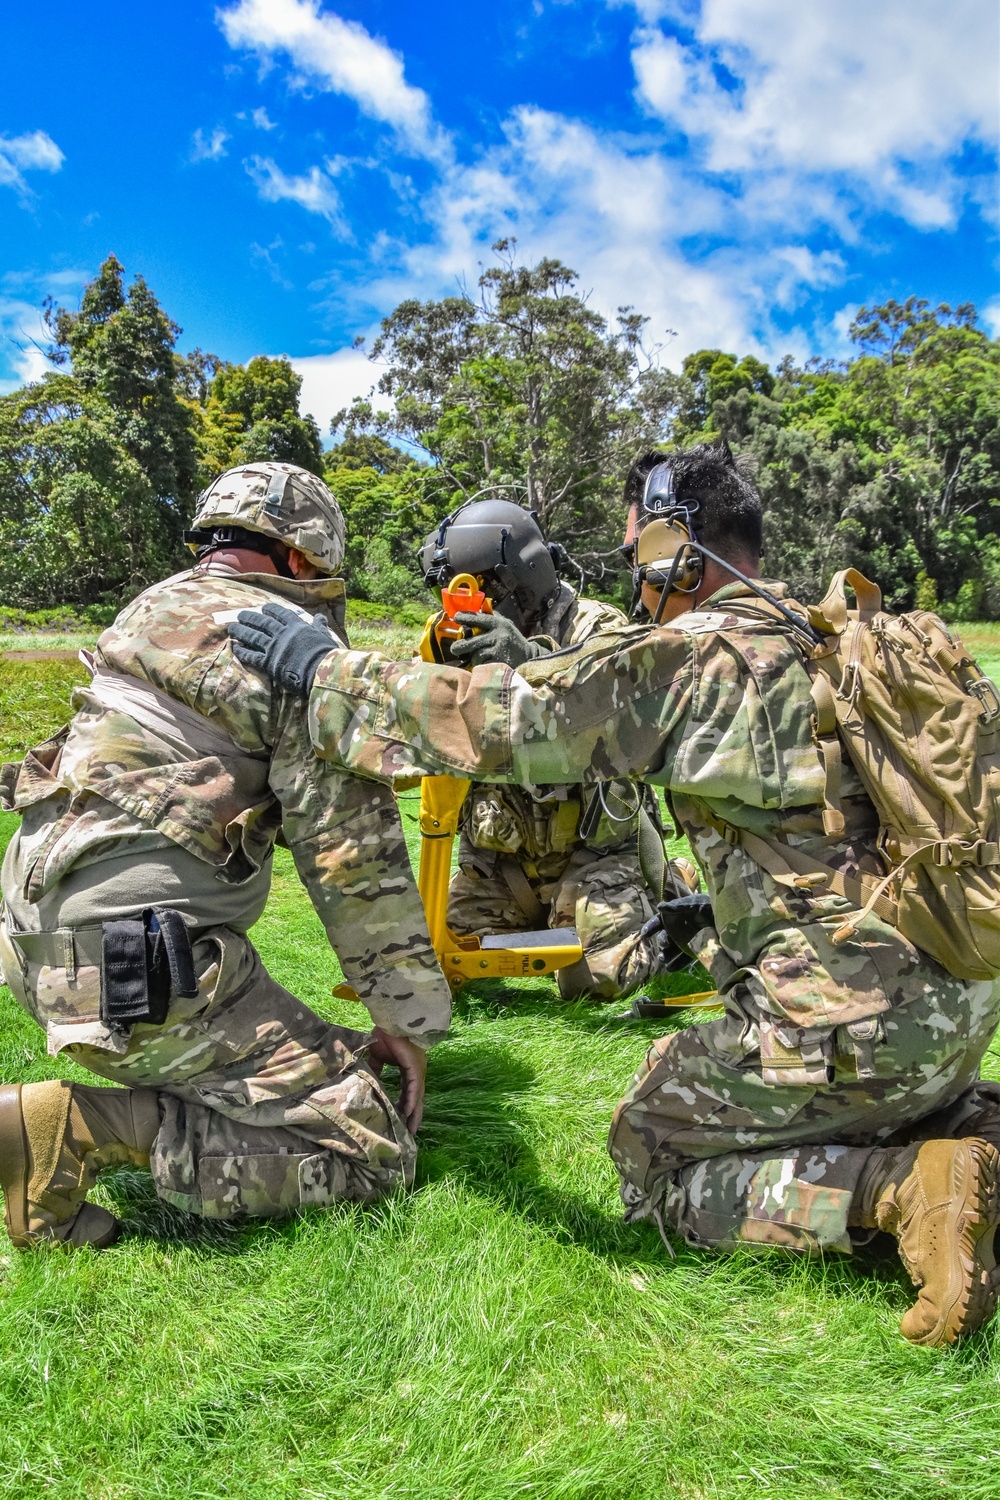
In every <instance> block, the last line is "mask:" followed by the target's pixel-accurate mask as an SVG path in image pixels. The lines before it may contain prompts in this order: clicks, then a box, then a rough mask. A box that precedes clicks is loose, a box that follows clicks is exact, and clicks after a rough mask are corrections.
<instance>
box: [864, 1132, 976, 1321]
mask: <svg viewBox="0 0 1000 1500" xmlns="http://www.w3.org/2000/svg"><path fill="white" fill-rule="evenodd" d="M851 1222H852V1223H857V1224H859V1225H862V1226H864V1227H866V1228H870V1229H882V1230H886V1231H887V1232H888V1233H889V1234H892V1235H895V1237H896V1239H897V1240H898V1241H899V1258H900V1260H901V1261H902V1262H903V1265H904V1266H905V1267H906V1269H907V1271H908V1272H909V1275H910V1279H911V1280H912V1282H913V1284H914V1286H918V1287H920V1296H919V1297H918V1298H917V1300H916V1302H915V1303H914V1304H913V1306H912V1307H911V1308H910V1309H909V1310H908V1311H907V1312H906V1313H904V1314H903V1317H902V1320H901V1321H900V1325H899V1331H900V1332H901V1333H902V1335H903V1337H904V1338H907V1339H909V1340H910V1342H911V1343H914V1344H931V1345H936V1344H953V1343H954V1342H955V1340H956V1339H957V1338H961V1337H962V1336H963V1335H965V1334H969V1333H974V1332H975V1330H976V1329H977V1328H980V1327H981V1326H982V1324H983V1323H985V1322H986V1320H987V1319H988V1318H989V1317H990V1316H991V1315H992V1313H993V1309H994V1308H995V1307H996V1303H997V1292H998V1290H1000V1273H998V1271H997V1264H996V1260H995V1258H994V1253H993V1234H994V1230H995V1229H996V1227H997V1224H998V1223H1000V1152H998V1151H997V1149H996V1147H995V1146H991V1145H990V1144H989V1143H988V1142H987V1141H984V1140H980V1139H978V1138H972V1139H970V1140H961V1141H925V1142H923V1144H918V1145H913V1146H901V1147H898V1148H892V1149H889V1150H876V1151H873V1152H872V1154H871V1157H870V1158H869V1161H868V1165H867V1166H866V1168H865V1174H864V1177H863V1178H862V1181H861V1183H860V1185H859V1187H858V1191H857V1193H856V1194H855V1198H854V1205H853V1206H852V1211H851Z"/></svg>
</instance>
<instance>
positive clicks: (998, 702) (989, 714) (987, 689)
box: [969, 676, 1000, 724]
mask: <svg viewBox="0 0 1000 1500" xmlns="http://www.w3.org/2000/svg"><path fill="white" fill-rule="evenodd" d="M969 692H970V693H974V694H975V696H976V697H977V698H978V699H979V701H980V703H981V704H982V706H983V708H982V713H981V714H980V715H979V722H980V723H981V724H993V723H994V722H995V721H996V720H997V719H1000V694H998V693H997V690H996V688H995V687H994V686H993V683H992V682H991V681H990V679H989V678H988V677H985V676H984V677H977V678H976V680H975V682H970V683H969Z"/></svg>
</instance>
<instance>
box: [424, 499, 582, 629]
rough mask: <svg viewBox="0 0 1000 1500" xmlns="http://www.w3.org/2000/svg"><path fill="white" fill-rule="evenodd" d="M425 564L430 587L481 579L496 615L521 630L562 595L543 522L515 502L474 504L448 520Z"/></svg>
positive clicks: (432, 539)
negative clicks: (466, 576) (463, 576)
mask: <svg viewBox="0 0 1000 1500" xmlns="http://www.w3.org/2000/svg"><path fill="white" fill-rule="evenodd" d="M420 560H421V564H422V567H423V572H424V583H425V584H427V586H428V587H429V588H444V587H445V586H446V585H447V584H448V583H450V581H451V580H452V579H453V578H454V577H455V575H456V574H457V573H473V574H475V576H476V577H477V578H481V579H482V580H483V587H484V589H485V591H486V594H487V596H488V597H489V598H490V599H491V600H492V601H493V609H494V611H495V612H496V613H497V614H498V615H505V616H506V617H507V619H508V620H512V621H513V622H514V624H515V625H517V626H518V627H519V628H521V629H523V628H524V626H525V625H528V624H532V623H533V622H534V621H535V620H537V619H538V617H539V616H540V615H541V614H543V613H544V611H545V610H546V608H547V607H548V606H549V604H551V602H552V601H553V599H554V598H555V596H556V594H557V592H558V590H559V575H558V573H557V572H556V564H555V561H554V559H553V556H552V552H551V550H550V548H549V546H548V545H547V543H546V541H545V538H544V537H543V536H542V533H541V529H540V527H539V525H538V522H537V521H536V520H535V518H534V516H533V515H532V514H531V512H530V511H527V510H522V508H521V506H520V505H515V504H514V502H513V501H512V500H473V501H470V503H469V504H468V505H463V506H461V507H460V508H459V509H458V510H456V511H455V512H454V513H453V514H452V515H450V516H445V518H444V520H443V521H442V522H441V525H440V526H439V527H438V529H437V531H434V532H432V533H431V535H430V536H429V537H428V538H427V540H426V542H425V543H424V545H423V548H422V549H421V554H420Z"/></svg>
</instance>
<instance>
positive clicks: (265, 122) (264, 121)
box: [251, 106, 276, 130]
mask: <svg viewBox="0 0 1000 1500" xmlns="http://www.w3.org/2000/svg"><path fill="white" fill-rule="evenodd" d="M251 118H252V120H253V122H254V124H255V125H256V127H257V129H258V130H274V129H275V128H276V126H275V123H274V121H273V120H272V119H270V118H269V117H268V113H267V110H266V109H264V108H263V106H261V108H260V109H255V110H254V112H253V115H252V116H251Z"/></svg>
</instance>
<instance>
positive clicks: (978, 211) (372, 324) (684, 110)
mask: <svg viewBox="0 0 1000 1500" xmlns="http://www.w3.org/2000/svg"><path fill="white" fill-rule="evenodd" d="M997 32H998V19H997V7H996V5H995V3H993V0H949V3H948V4H944V3H942V0H835V3H834V4H830V3H829V0H826V3H823V0H632V3H625V0H616V3H608V0H576V3H567V0H561V3H553V0H505V3H504V4H502V5H494V6H489V7H485V6H480V7H476V8H473V7H469V6H467V5H459V4H457V3H455V0H422V3H421V4H419V5H414V4H408V5H403V4H400V3H398V0H355V3H349V4H339V5H337V7H336V8H333V7H332V6H329V5H326V4H320V3H319V0H227V3H224V4H222V5H220V6H218V7H216V6H214V5H212V4H204V3H200V0H172V3H171V4H170V5H169V6H167V5H158V4H157V5H140V6H137V5H135V4H129V5H125V4H123V3H120V0H105V3H103V4H102V5H101V7H100V8H99V9H96V10H95V9H94V8H93V7H82V6H80V5H79V4H78V3H72V4H71V3H68V0H48V3H47V4H46V5H45V6H44V8H42V9H37V10H36V9H34V8H33V7H29V6H18V7H16V11H15V8H14V7H6V8H5V15H4V19H3V20H2V22H0V39H2V44H3V54H4V59H5V68H4V94H3V101H2V104H0V233H2V238H0V246H2V254H0V382H4V384H3V386H2V387H0V388H6V389H9V388H10V387H11V385H13V384H16V383H19V381H20V380H21V379H23V378H26V377H31V376H34V375H37V373H38V372H39V370H40V369H41V368H42V367H43V362H42V360H41V356H40V354H39V352H38V350H37V347H36V344H37V342H38V340H39V339H40V338H41V332H40V329H39V326H38V318H37V308H38V306H39V304H40V303H41V301H42V299H43V298H44V297H45V296H48V295H51V296H54V297H55V298H56V299H57V300H59V301H63V302H66V303H67V304H69V305H75V303H76V301H77V299H78V297H79V294H80V289H81V287H82V285H83V283H84V281H85V280H86V279H87V277H88V276H90V275H92V274H93V272H94V271H95V270H96V268H97V266H98V264H99V263H100V261H101V260H102V259H103V257H104V256H105V255H107V254H108V253H109V252H111V251H114V253H115V254H116V255H118V257H119V258H120V259H121V260H122V261H123V262H124V264H125V267H126V270H127V272H129V273H135V272H141V273H142V274H143V275H144V276H145V277H146V279H147V281H148V282H149V283H150V285H151V286H152V287H153V288H154V290H155V291H156V293H157V295H158V296H159V298H160V300H161V302H162V303H163V305H164V306H165V308H166V309H167V311H168V312H169V313H170V314H171V316H172V317H174V318H175V319H176V321H177V322H178V323H180V324H181V325H182V327H183V329H184V333H183V336H182V339H181V344H182V347H183V348H184V349H188V348H190V347H192V346H194V345H196V344H197V345H200V346H201V347H202V348H205V349H209V350H212V351H213V352H215V353H217V354H219V355H221V356H222V357H224V358H226V359H232V360H245V359H248V358H250V357H251V356H252V355H254V354H257V353H267V354H287V355H289V356H290V357H291V358H292V359H293V361H294V362H295V365H296V368H298V369H299V370H300V371H301V373H302V374H303V376H304V378H305V396H306V401H305V405H306V406H307V408H309V409H312V410H313V411H314V413H315V415H316V416H317V417H318V418H319V419H320V420H321V421H322V422H324V423H325V422H326V421H327V420H328V419H329V416H330V414H331V412H332V411H333V410H335V409H336V407H337V406H339V405H340V404H342V403H343V402H344V401H345V400H346V399H347V398H348V397H349V396H350V395H351V394H353V393H354V392H356V391H363V390H365V389H367V388H368V386H370V384H371V382H372V379H373V377H374V374H375V373H377V372H375V371H373V369H372V367H371V366H370V365H369V364H367V362H366V361H365V359H364V357H363V355H361V354H359V353H358V352H357V351H355V350H352V348H351V344H352V341H353V339H354V337H355V336H356V335H359V334H360V335H367V336H369V337H370V336H371V334H372V332H373V331H374V330H375V329H376V327H377V323H378V319H379V318H380V317H381V316H382V315H384V314H385V313H386V312H388V311H389V310H390V309H391V308H392V307H393V306H395V304H396V303H397V302H398V301H400V300H401V299H402V298H403V297H406V296H418V297H421V298H424V297H434V296H440V295H442V294H445V293H447V292H449V291H452V290H454V289H455V288H456V287H457V286H459V285H462V284H465V285H467V286H469V287H470V288H474V286H475V280H476V277H477V275H478V274H479V267H480V264H481V263H487V262H489V260H490V250H489V247H490V244H491V242H492V241H493V240H494V239H496V238H497V237H498V236H499V235H501V234H511V233H513V234H515V235H516V236H517V237H518V241H519V244H520V246H521V250H522V252H523V254H524V255H525V256H527V257H531V258H534V257H537V256H539V255H543V254H545V255H552V256H557V257H559V258H561V259H563V260H564V261H566V262H567V263H568V264H570V265H571V266H573V267H574V268H575V269H576V270H577V271H579V272H580V275H581V280H582V284H583V286H584V288H585V289H586V290H587V291H588V292H589V294H590V297H591V300H592V303H593V304H594V305H595V306H596V307H598V308H599V309H600V310H601V311H603V312H606V313H608V314H609V315H613V313H614V310H615V308H616V307H618V306H619V305H621V304H632V305H634V306H635V307H636V308H638V309H639V310H640V311H642V312H644V313H646V314H648V315H649V317H650V325H649V340H648V341H649V344H650V348H651V350H656V349H658V350H659V353H658V354H657V355H656V357H658V358H660V359H662V360H664V361H665V362H667V363H670V364H673V365H677V364H678V363H679V360H680V358H681V357H682V356H683V354H685V353H687V352H689V351H690V350H693V349H696V348H699V347H703V346H716V345H719V346H722V347H723V348H727V349H731V350H733V351H734V352H739V353H744V352H755V353H757V354H759V355H762V356H763V357H765V358H768V359H770V360H772V361H773V360H775V359H777V358H780V356H781V355H782V354H784V353H786V352H791V353H793V354H795V355H796V356H799V357H805V356H807V355H808V354H810V353H816V354H820V355H828V356H834V357H839V356H842V355H843V354H844V353H845V352H846V344H845V332H846V327H847V324H848V323H849V322H850V319H851V316H852V314H853V312H854V309H855V308H856V307H857V306H858V305H859V304H861V303H863V302H868V303H870V302H872V301H874V300H879V299H884V298H886V297H888V296H896V297H902V296H906V295H907V294H909V293H910V292H916V293H917V294H919V295H921V296H925V297H928V298H930V299H931V300H932V301H935V302H936V301H939V300H945V301H949V302H951V303H953V304H954V303H957V302H960V301H966V300H971V301H974V302H976V303H977V304H978V306H979V307H980V308H981V310H982V312H983V314H984V320H985V321H987V322H988V323H989V324H990V325H991V326H993V327H1000V281H998V260H997V241H996V231H997V218H998V204H997V196H998V195H997V174H996V149H997V132H998V119H997V116H998V92H1000V90H998V35H997Z"/></svg>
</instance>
